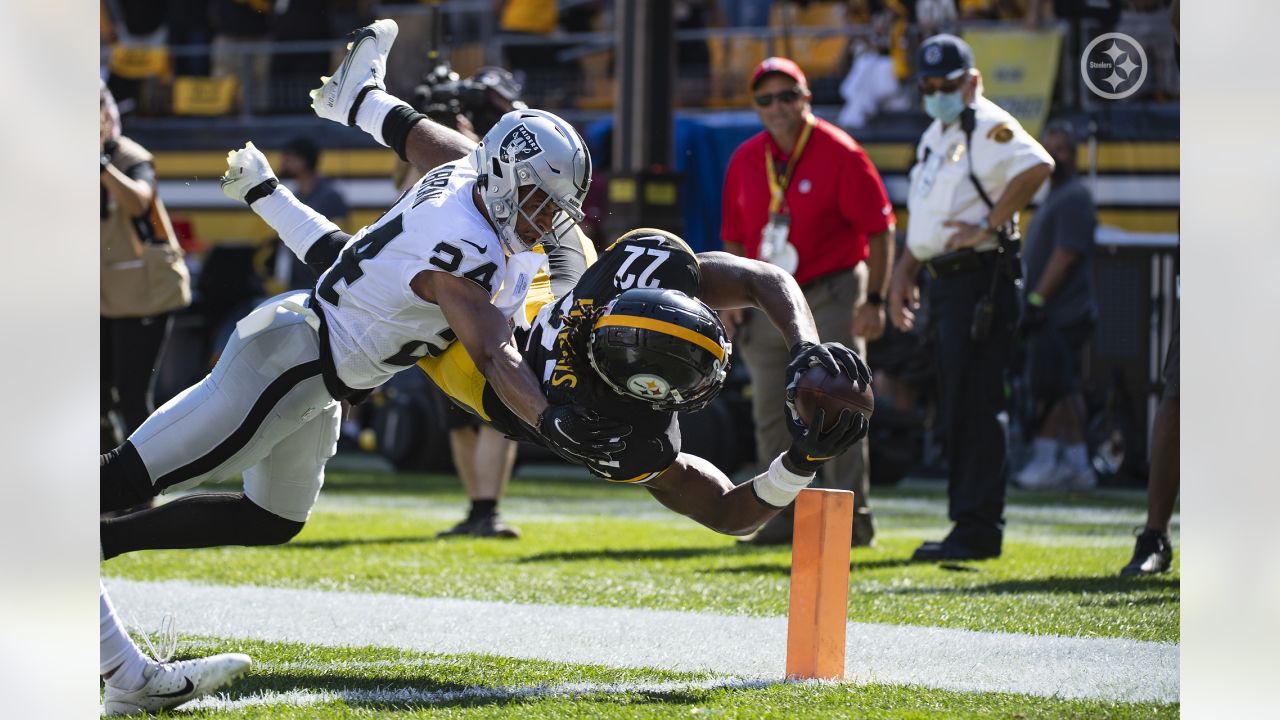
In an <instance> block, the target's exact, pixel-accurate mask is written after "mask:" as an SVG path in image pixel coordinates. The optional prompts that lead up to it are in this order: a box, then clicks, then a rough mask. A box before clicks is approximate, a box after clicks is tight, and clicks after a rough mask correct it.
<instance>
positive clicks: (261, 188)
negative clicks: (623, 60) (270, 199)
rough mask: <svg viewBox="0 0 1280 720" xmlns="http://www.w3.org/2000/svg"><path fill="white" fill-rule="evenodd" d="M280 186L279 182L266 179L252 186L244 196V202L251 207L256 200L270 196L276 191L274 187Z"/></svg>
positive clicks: (273, 179)
mask: <svg viewBox="0 0 1280 720" xmlns="http://www.w3.org/2000/svg"><path fill="white" fill-rule="evenodd" d="M279 185H280V181H279V180H276V179H275V178H267V179H266V180H263V181H262V182H260V183H258V184H257V185H254V186H253V187H252V188H251V189H250V190H249V192H247V193H245V194H244V201H245V202H246V203H247V204H249V205H252V204H254V203H255V202H257V201H258V200H261V199H262V198H264V197H266V196H268V195H270V194H271V193H273V192H275V191H276V187H277V186H279Z"/></svg>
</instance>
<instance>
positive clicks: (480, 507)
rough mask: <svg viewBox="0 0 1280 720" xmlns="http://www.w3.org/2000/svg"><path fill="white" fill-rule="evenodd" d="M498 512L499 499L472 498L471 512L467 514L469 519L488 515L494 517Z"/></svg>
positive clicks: (478, 518) (477, 518)
mask: <svg viewBox="0 0 1280 720" xmlns="http://www.w3.org/2000/svg"><path fill="white" fill-rule="evenodd" d="M497 514H498V501H497V500H495V499H493V498H486V499H484V500H472V501H471V512H470V513H468V514H467V520H480V519H483V518H487V517H493V516H494V515H497Z"/></svg>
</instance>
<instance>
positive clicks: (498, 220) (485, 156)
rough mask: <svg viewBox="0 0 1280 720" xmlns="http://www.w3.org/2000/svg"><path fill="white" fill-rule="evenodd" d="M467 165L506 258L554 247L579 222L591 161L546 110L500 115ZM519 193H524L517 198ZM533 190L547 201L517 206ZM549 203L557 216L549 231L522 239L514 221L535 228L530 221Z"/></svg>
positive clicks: (568, 127) (566, 127)
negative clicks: (536, 248) (540, 247)
mask: <svg viewBox="0 0 1280 720" xmlns="http://www.w3.org/2000/svg"><path fill="white" fill-rule="evenodd" d="M471 165H472V167H474V168H475V169H476V172H477V173H479V177H478V178H477V180H476V186H477V187H478V188H479V189H480V194H481V197H482V198H483V200H484V205H485V208H486V209H487V210H488V211H489V219H490V220H491V221H492V222H493V225H494V228H495V229H496V230H497V231H498V239H499V240H501V242H502V247H503V249H504V250H505V251H506V253H507V254H508V255H513V254H515V253H518V252H523V251H525V250H528V249H529V248H531V247H532V246H534V245H536V244H538V243H543V244H554V243H555V242H556V239H557V238H559V237H561V236H562V235H563V234H564V233H565V232H566V231H568V230H569V229H570V228H571V227H572V226H573V225H575V224H577V223H579V222H581V221H582V218H583V217H584V216H583V212H582V203H583V201H584V200H585V199H586V197H587V189H588V188H589V187H591V156H590V155H589V154H588V153H587V146H586V143H584V142H583V140H582V136H580V135H579V134H578V131H577V130H574V129H573V126H572V125H570V124H569V123H567V122H565V121H564V120H562V119H560V118H559V117H557V116H556V115H553V114H551V113H549V112H546V111H545V110H513V111H511V112H509V113H507V114H506V115H503V116H502V119H501V120H499V121H498V122H497V124H496V125H494V126H493V128H492V129H491V130H489V132H488V133H486V134H485V136H484V139H483V140H481V141H480V145H479V146H478V147H476V149H475V150H473V151H472V153H471ZM524 188H528V189H527V190H525V192H523V193H522V192H521V189H524ZM534 190H542V191H543V192H545V193H546V194H547V199H546V200H545V201H543V203H542V204H540V205H539V206H538V207H536V208H525V207H523V206H522V204H521V203H522V201H524V200H527V199H528V197H529V193H530V192H533V191H534ZM548 202H549V203H554V204H555V206H556V209H557V210H558V212H557V213H556V219H555V223H554V225H553V227H552V229H551V231H550V232H542V233H540V235H539V237H538V238H537V239H535V240H533V241H526V240H524V239H523V238H521V237H520V235H519V234H517V233H516V220H517V219H518V218H519V217H520V216H521V215H523V216H524V218H525V220H526V221H527V222H528V223H529V224H530V225H531V226H534V227H536V226H535V225H534V222H533V219H534V218H536V217H537V216H538V215H539V214H540V213H541V212H542V211H543V210H544V209H545V206H546V203H548Z"/></svg>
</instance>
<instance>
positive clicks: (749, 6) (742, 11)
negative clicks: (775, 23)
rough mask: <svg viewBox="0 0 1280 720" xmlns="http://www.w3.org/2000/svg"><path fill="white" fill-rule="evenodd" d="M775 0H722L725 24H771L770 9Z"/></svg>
mask: <svg viewBox="0 0 1280 720" xmlns="http://www.w3.org/2000/svg"><path fill="white" fill-rule="evenodd" d="M771 5H773V0H720V8H721V11H722V13H723V15H724V24H725V25H726V26H727V27H731V28H761V27H768V26H769V9H770V6H771Z"/></svg>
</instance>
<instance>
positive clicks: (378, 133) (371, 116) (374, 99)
mask: <svg viewBox="0 0 1280 720" xmlns="http://www.w3.org/2000/svg"><path fill="white" fill-rule="evenodd" d="M400 105H405V106H408V105H409V103H407V102H405V101H403V100H401V99H400V98H398V97H395V96H394V95H389V94H387V93H386V92H385V91H383V90H377V89H374V90H370V91H369V93H368V94H367V95H365V96H364V100H363V101H361V103H360V109H359V110H356V125H357V126H359V128H360V129H361V130H363V131H365V132H367V133H369V134H370V135H371V136H373V139H374V140H377V141H378V142H379V143H381V144H382V145H384V146H387V147H390V146H389V145H388V144H387V141H386V140H384V139H383V137H382V123H383V122H385V121H386V119H387V115H388V114H389V113H390V112H391V110H392V108H395V107H397V106H400Z"/></svg>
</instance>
